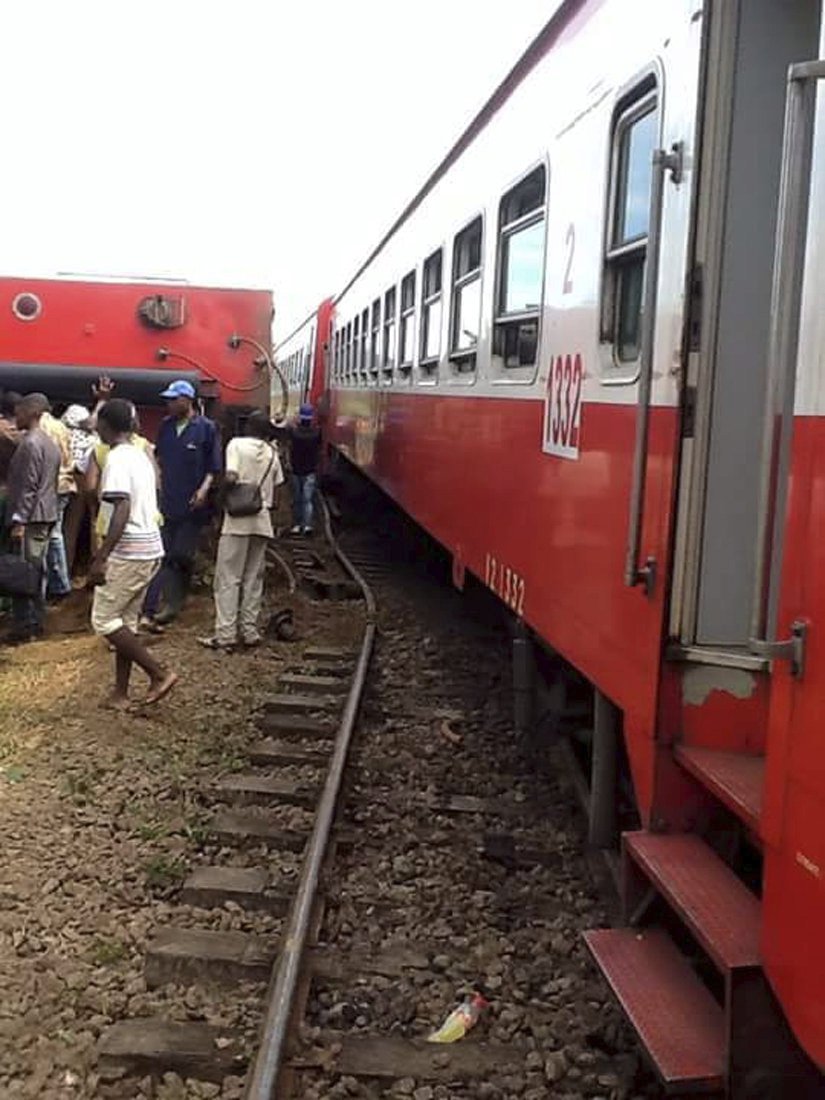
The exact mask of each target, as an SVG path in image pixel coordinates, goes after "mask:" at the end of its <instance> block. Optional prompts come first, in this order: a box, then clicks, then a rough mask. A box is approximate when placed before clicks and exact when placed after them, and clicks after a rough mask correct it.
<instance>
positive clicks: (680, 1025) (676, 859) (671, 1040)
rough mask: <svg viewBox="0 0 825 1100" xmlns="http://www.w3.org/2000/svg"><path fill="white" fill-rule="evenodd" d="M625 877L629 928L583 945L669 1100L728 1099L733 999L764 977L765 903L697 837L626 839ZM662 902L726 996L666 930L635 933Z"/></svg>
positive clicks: (637, 835) (596, 935)
mask: <svg viewBox="0 0 825 1100" xmlns="http://www.w3.org/2000/svg"><path fill="white" fill-rule="evenodd" d="M623 872H624V874H623V880H624V902H625V915H626V919H627V920H628V923H629V925H630V927H626V928H616V929H614V928H611V929H598V930H594V931H590V932H586V933H585V942H586V944H587V946H588V948H589V950H590V952H591V954H592V955H593V958H594V960H595V961H596V963H597V965H598V966H599V968H600V969H601V971H602V973H603V974H604V976H605V978H606V979H607V981H608V983H609V985H610V987H611V989H612V990H613V993H614V995H615V996H616V998H617V1000H618V1001H619V1003H620V1005H621V1007H622V1009H623V1010H624V1012H625V1014H626V1016H627V1018H628V1020H629V1021H630V1023H631V1025H632V1026H633V1028H634V1030H635V1031H636V1034H637V1035H638V1037H639V1040H640V1041H641V1043H642V1045H643V1047H644V1048H645V1049H646V1051H647V1053H648V1055H649V1058H650V1060H651V1062H652V1064H653V1066H654V1068H655V1070H656V1072H657V1074H658V1076H659V1079H660V1081H661V1084H662V1087H663V1090H664V1092H665V1094H666V1095H676V1096H682V1095H695V1094H711V1095H722V1094H724V1093H725V1091H726V1087H727V1082H728V1075H729V1067H730V1062H731V1050H730V1036H731V1034H732V1018H733V1013H734V1008H735V1005H734V1001H735V998H736V996H737V993H738V990H740V989H742V988H743V986H745V985H747V982H748V980H749V979H750V978H751V977H752V976H753V975H757V976H758V975H759V973H760V969H761V968H760V963H759V927H760V910H761V906H760V902H759V900H758V899H757V898H756V896H755V895H754V894H752V893H751V892H750V891H749V890H748V888H747V887H746V886H745V885H743V883H742V882H740V880H739V879H738V878H737V877H736V875H735V874H734V873H733V871H732V870H731V869H730V868H729V867H728V866H727V865H726V864H725V863H724V862H723V861H722V860H721V859H720V858H719V857H718V856H717V855H716V853H715V852H714V851H713V849H712V848H710V846H709V845H707V844H706V843H705V842H704V841H703V840H702V839H701V837H699V836H697V835H696V834H693V833H673V834H666V833H651V832H647V831H644V830H643V831H640V832H634V833H626V834H625V836H624V837H623ZM658 898H660V899H662V900H663V901H664V902H665V903H666V904H667V906H668V908H669V909H670V911H671V912H672V913H673V914H674V915H675V916H676V917H677V918H678V920H679V922H680V924H681V925H682V926H683V927H684V928H685V929H686V930H687V932H688V933H689V934H690V936H691V937H692V938H693V939H694V940H695V942H696V943H697V944H698V945H699V947H700V948H701V950H702V952H704V954H705V955H706V956H707V958H708V959H709V960H710V962H711V963H712V965H713V967H714V968H715V969H716V971H717V973H718V975H719V978H718V979H717V981H716V983H715V984H716V987H717V990H718V991H721V994H719V993H717V996H714V994H713V993H712V992H711V989H710V987H709V985H706V984H705V983H704V982H703V981H702V980H701V979H700V977H699V975H698V973H697V971H696V970H694V968H693V966H692V965H691V963H690V962H689V960H688V957H687V956H686V955H685V954H683V952H682V950H681V949H680V947H679V946H677V944H676V942H675V940H674V939H673V938H671V935H670V934H669V933H668V932H667V931H666V930H665V929H664V928H663V927H657V926H655V925H648V926H645V927H636V926H635V925H637V923H639V922H641V921H642V920H643V919H644V917H645V916H646V914H647V912H648V910H649V909H650V908H651V906H652V903H653V901H654V900H655V899H658ZM710 984H711V985H713V984H714V983H713V982H711V983H710ZM717 997H720V999H717Z"/></svg>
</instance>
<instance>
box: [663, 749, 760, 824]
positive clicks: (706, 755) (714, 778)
mask: <svg viewBox="0 0 825 1100" xmlns="http://www.w3.org/2000/svg"><path fill="white" fill-rule="evenodd" d="M674 754H675V756H676V760H677V762H678V763H679V764H680V765H681V766H682V768H684V770H685V771H686V772H688V773H689V774H690V775H692V776H693V778H694V779H698V780H699V782H700V783H701V784H702V785H703V786H704V787H706V788H707V790H709V791H710V793H711V794H712V795H714V797H716V798H717V799H718V800H719V801H720V802H721V803H722V804H723V805H724V806H726V807H727V808H728V810H730V811H731V813H733V814H735V815H736V816H737V817H738V818H739V820H740V821H742V822H744V824H745V825H746V826H747V827H748V829H749V830H750V833H751V835H752V838H753V839H755V840H757V842H758V833H759V818H760V815H761V813H762V785H763V782H764V778H765V758H764V756H751V755H749V754H747V753H741V752H723V751H721V750H718V749H705V748H699V747H697V746H694V745H677V746H676V747H675V750H674Z"/></svg>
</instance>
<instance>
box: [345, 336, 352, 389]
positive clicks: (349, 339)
mask: <svg viewBox="0 0 825 1100" xmlns="http://www.w3.org/2000/svg"><path fill="white" fill-rule="evenodd" d="M345 341H346V350H345V352H344V363H345V365H344V369H345V371H346V377H347V384H348V385H349V384H351V382H352V321H348V322H347V335H346V337H345Z"/></svg>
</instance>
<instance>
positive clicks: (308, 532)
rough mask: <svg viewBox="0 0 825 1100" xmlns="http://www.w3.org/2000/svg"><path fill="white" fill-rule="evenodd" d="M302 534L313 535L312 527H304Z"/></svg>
mask: <svg viewBox="0 0 825 1100" xmlns="http://www.w3.org/2000/svg"><path fill="white" fill-rule="evenodd" d="M301 533H302V534H304V535H311V534H312V528H311V527H302V528H301Z"/></svg>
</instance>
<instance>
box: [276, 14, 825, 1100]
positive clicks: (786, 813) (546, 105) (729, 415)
mask: <svg viewBox="0 0 825 1100" xmlns="http://www.w3.org/2000/svg"><path fill="white" fill-rule="evenodd" d="M822 36H823V10H822V4H821V3H820V0H790V2H786V0H754V2H751V0H747V2H745V0H731V2H729V3H728V2H726V3H721V2H720V3H717V2H712V3H706V2H705V3H702V2H700V0H680V2H678V3H662V2H661V0H635V2H631V0H567V2H565V3H562V4H560V5H559V6H558V9H557V10H556V12H555V14H554V15H553V17H552V18H551V19H550V21H549V23H548V24H547V26H546V27H545V28H544V30H543V31H542V32H541V33H540V34H539V36H538V37H537V38H536V40H535V41H534V42H533V43H532V44H531V46H530V47H529V48H528V50H527V52H526V53H525V54H524V56H523V57H522V58H521V59H520V60H519V61H518V62H517V64H516V65H515V67H514V68H513V69H512V71H511V72H510V74H509V75H508V76H507V78H506V79H505V80H504V82H503V83H502V84H501V85H500V86H499V87H498V88H497V89H496V90H495V92H494V93H493V95H492V96H491V98H490V99H489V101H488V102H487V103H486V104H485V106H484V107H483V108H482V110H481V111H480V113H479V114H478V116H477V117H476V118H475V119H474V120H473V121H472V122H471V124H470V125H469V126H468V128H467V130H466V131H465V132H464V133H463V134H462V135H461V137H460V138H459V140H458V141H457V142H456V144H455V145H454V147H453V148H452V149H451V150H450V151H449V152H448V154H447V155H446V157H445V158H444V160H443V161H442V163H441V164H440V165H439V166H438V167H437V168H436V170H435V172H433V174H432V175H431V176H430V177H429V178H428V179H427V180H426V181H425V182H424V184H423V186H422V187H421V189H420V190H419V192H418V193H417V194H416V196H415V197H414V199H413V200H412V202H411V203H410V204H409V206H408V207H407V208H406V209H405V210H404V211H403V212H402V213H401V215H400V216H399V218H398V219H397V221H396V222H395V224H394V225H393V226H392V228H391V229H390V230H389V232H388V233H387V234H386V236H385V237H384V238H383V239H382V240H381V241H380V242H379V243H378V245H377V246H376V248H375V249H374V250H373V251H372V254H371V256H370V258H369V260H368V261H367V262H366V263H365V264H364V265H363V266H362V267H361V268H360V269H359V270H358V271H357V272H356V273H355V274H354V276H353V278H352V279H351V280H350V282H349V283H348V285H347V286H346V288H345V289H344V290H343V291H342V292H341V293H340V294H338V295H337V297H336V298H335V299H334V305H333V315H332V318H331V321H330V320H329V318H328V315H327V313H326V306H325V307H324V311H325V312H324V313H323V314H321V313H319V315H318V316H315V317H313V318H311V319H310V321H309V322H307V323H306V325H305V326H303V327H302V328H301V329H299V330H298V331H297V332H296V333H294V334H293V336H292V337H291V338H290V339H289V340H288V341H286V342H285V343H284V344H283V346H282V347H280V348H279V351H278V356H279V360H280V361H282V362H283V361H285V360H289V359H290V357H291V356H292V355H294V354H295V353H296V352H297V350H298V349H300V348H302V347H304V346H305V345H306V343H307V340H308V338H309V331H310V329H313V330H314V333H315V336H314V339H315V340H316V342H317V340H318V334H319V333H322V334H323V337H322V339H323V340H324V341H325V342H326V346H327V355H326V386H327V390H328V397H329V438H330V441H331V443H332V444H333V445H334V447H335V448H337V450H338V451H339V452H340V453H341V454H343V455H345V456H346V457H347V458H348V459H349V460H350V461H352V462H354V463H355V464H357V465H358V466H359V467H360V468H361V469H362V470H364V471H365V472H366V474H367V475H368V476H369V477H371V478H373V479H374V480H375V481H376V482H377V483H378V484H379V485H381V486H382V487H383V488H384V489H385V490H386V491H387V492H388V493H389V494H391V496H393V497H394V498H395V499H396V500H397V501H398V502H399V504H400V505H401V506H402V507H403V508H405V509H406V510H407V511H408V512H409V513H410V514H411V515H412V516H413V517H415V519H417V520H418V521H419V522H420V523H421V524H422V525H423V526H424V527H426V528H427V529H428V530H429V531H430V532H431V533H432V534H433V535H434V536H435V537H436V538H437V539H438V540H439V541H440V542H441V543H442V544H444V546H446V547H447V548H448V549H449V550H450V551H451V552H452V555H453V558H454V563H455V570H454V572H455V576H456V579H457V581H458V582H459V583H460V582H461V578H462V577H463V575H464V573H465V571H466V570H469V571H470V572H472V573H473V574H475V576H476V577H478V578H479V579H480V580H482V581H483V582H484V583H486V584H487V585H489V586H490V587H491V588H492V589H493V590H494V591H495V592H496V593H497V594H498V595H499V596H500V597H501V599H502V600H503V601H504V602H505V603H506V604H507V605H508V606H509V607H510V608H511V609H512V611H513V613H514V616H515V617H516V619H517V621H518V622H519V623H521V624H522V625H523V629H524V630H525V631H526V632H527V633H528V635H529V637H530V638H531V639H533V641H534V643H535V644H537V645H540V646H542V647H544V648H548V649H550V650H552V651H553V652H554V653H555V654H557V655H559V656H561V657H562V658H563V659H564V660H565V661H566V662H568V663H569V665H570V666H572V667H573V668H574V669H575V670H576V671H577V673H578V675H579V676H581V677H583V678H585V679H586V681H587V682H588V683H589V685H591V687H592V692H593V697H594V712H595V722H594V727H595V732H594V735H593V740H592V745H591V759H592V786H591V805H592V814H591V839H592V840H593V841H594V842H595V843H598V844H604V845H609V844H610V841H611V837H612V834H613V833H614V830H615V827H616V780H615V775H616V770H617V768H618V767H620V764H621V758H622V755H623V753H622V746H623V748H624V750H626V756H627V760H628V761H629V773H630V777H631V779H632V788H633V791H634V793H635V800H636V805H637V808H638V814H639V820H640V824H641V828H640V829H638V830H636V831H633V832H630V833H626V834H625V835H624V837H623V841H622V870H623V881H624V897H625V905H626V919H627V927H625V928H617V929H606V930H594V931H593V932H591V933H589V934H588V936H587V941H588V945H589V947H590V949H591V951H592V953H593V956H594V958H595V960H596V962H597V963H598V965H599V966H600V967H601V969H602V970H603V972H604V974H605V976H606V978H607V980H608V981H609V982H610V984H611V986H612V987H613V989H614V991H615V993H616V994H617V996H618V998H619V1000H620V1002H621V1004H622V1005H623V1007H624V1009H625V1011H626V1013H627V1015H628V1017H629V1019H630V1020H631V1022H632V1023H633V1025H634V1026H635V1028H636V1030H637V1032H638V1034H639V1036H640V1038H641V1041H642V1043H643V1044H644V1046H645V1047H646V1048H647V1051H648V1053H649V1054H650V1056H651V1059H652V1061H653V1063H654V1065H655V1067H656V1068H657V1070H658V1073H659V1075H660V1078H661V1080H662V1082H663V1084H664V1086H665V1088H666V1090H667V1091H668V1092H680V1091H686V1092H706V1093H720V1092H724V1094H725V1095H728V1096H731V1097H735V1098H742V1097H765V1098H767V1097H771V1098H772V1097H779V1096H783V1097H794V1098H795V1100H796V1098H802V1097H804V1098H806V1100H807V1098H809V1097H814V1096H817V1097H821V1096H825V1077H823V1071H825V993H823V990H825V944H823V929H825V751H823V749H822V747H821V745H820V741H821V730H820V723H821V717H820V714H819V705H820V702H821V700H822V699H823V697H825V643H823V631H822V627H823V625H824V624H825V563H823V562H821V561H820V560H819V559H820V555H821V551H820V546H821V545H822V544H825V499H824V498H823V493H822V484H823V480H825V452H822V453H821V452H820V451H819V450H818V447H819V446H820V436H823V438H825V430H823V428H822V427H821V423H822V420H823V414H825V396H823V395H825V385H823V380H825V356H823V348H825V331H823V322H822V316H823V315H822V308H821V302H822V298H823V294H825V248H824V247H823V242H825V126H823V123H825V116H823V113H822V112H823V103H825V101H823V99H822V97H821V96H819V97H818V88H819V81H821V80H822V79H823V77H825V62H823V61H811V60H810V59H811V58H816V57H818V56H820V54H821V52H822V47H821V41H822ZM316 346H317V344H316ZM523 640H524V639H523V638H522V639H521V642H523ZM523 671H526V670H524V669H523Z"/></svg>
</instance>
